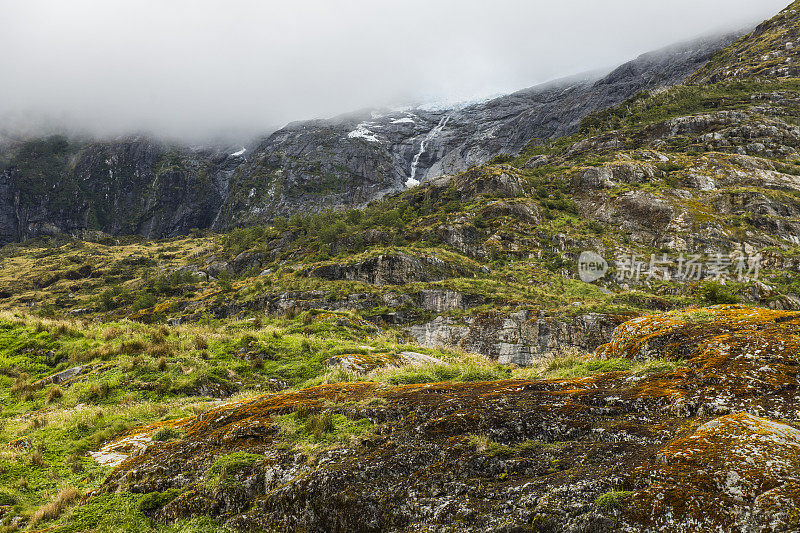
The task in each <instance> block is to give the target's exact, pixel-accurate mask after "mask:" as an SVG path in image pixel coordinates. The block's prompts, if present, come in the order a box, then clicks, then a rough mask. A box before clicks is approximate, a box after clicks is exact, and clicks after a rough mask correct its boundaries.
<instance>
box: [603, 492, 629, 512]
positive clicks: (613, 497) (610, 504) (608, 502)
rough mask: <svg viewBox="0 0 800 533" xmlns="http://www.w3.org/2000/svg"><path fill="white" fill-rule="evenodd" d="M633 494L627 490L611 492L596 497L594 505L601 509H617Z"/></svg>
mask: <svg viewBox="0 0 800 533" xmlns="http://www.w3.org/2000/svg"><path fill="white" fill-rule="evenodd" d="M631 494H633V492H631V491H627V490H613V491H610V492H606V493H604V494H601V495H600V496H598V497H597V499H596V500H595V501H594V503H595V505H597V506H598V507H600V508H601V509H619V507H620V505H621V504H622V502H623V501H624V500H625V499H626V498H629V497H630V496H631Z"/></svg>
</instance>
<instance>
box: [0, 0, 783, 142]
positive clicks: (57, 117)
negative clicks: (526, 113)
mask: <svg viewBox="0 0 800 533" xmlns="http://www.w3.org/2000/svg"><path fill="white" fill-rule="evenodd" d="M787 3H788V0H759V1H758V2H753V1H752V0H672V1H670V2H664V1H663V0H641V1H637V2H634V1H631V0H606V1H604V2H597V1H595V0H562V1H560V2H552V1H550V0H530V1H522V0H513V1H512V0H496V1H495V2H485V1H477V0H408V1H406V2H402V3H397V2H392V3H390V2H376V1H374V0H371V1H370V0H293V1H292V2H277V1H273V0H268V1H255V0H226V1H211V0H192V1H181V0H176V1H164V0H159V1H155V0H138V1H116V0H70V1H69V2H64V1H60V0H24V1H23V0H9V1H4V2H2V3H0V20H2V21H3V27H2V28H0V50H3V52H2V54H0V72H2V73H3V82H2V83H0V117H2V118H3V127H4V128H5V129H9V128H29V127H31V126H35V127H44V126H43V125H45V126H51V125H53V124H58V125H66V126H69V127H71V128H75V129H82V130H85V131H88V132H90V133H92V134H95V135H117V134H126V133H131V132H139V131H148V132H152V133H154V134H157V135H162V136H170V137H176V138H180V139H182V140H186V141H189V142H192V141H198V142H200V141H206V140H209V139H213V138H215V137H221V136H227V137H231V138H245V137H249V136H255V135H259V134H263V133H266V132H269V131H270V130H273V129H275V128H277V127H280V126H282V125H283V124H285V123H287V122H289V121H293V120H300V119H307V118H315V117H327V116H331V115H335V114H338V113H343V112H347V111H350V110H354V109H359V108H364V107H370V106H381V105H394V104H403V103H409V102H419V101H425V100H436V99H444V100H450V101H452V100H458V99H469V98H472V97H477V96H484V95H489V94H494V93H500V92H508V91H513V90H517V89H521V88H524V87H528V86H531V85H534V84H536V83H539V82H544V81H547V80H549V79H553V78H556V77H560V76H565V75H569V74H573V73H578V72H582V71H586V70H595V69H598V68H602V67H612V66H614V65H617V64H619V63H622V62H624V61H626V60H628V59H631V58H633V57H635V56H637V55H638V54H640V53H643V52H646V51H649V50H652V49H655V48H659V47H662V46H665V45H668V44H671V43H673V42H678V41H682V40H686V39H689V38H693V37H697V36H700V35H704V34H711V33H716V32H720V31H722V30H728V29H733V28H739V27H744V26H747V25H751V24H754V23H756V22H758V21H760V20H762V19H765V18H768V17H770V16H772V15H774V14H775V13H777V12H778V11H779V10H780V9H781V8H783V7H785V4H787ZM0 129H2V128H0Z"/></svg>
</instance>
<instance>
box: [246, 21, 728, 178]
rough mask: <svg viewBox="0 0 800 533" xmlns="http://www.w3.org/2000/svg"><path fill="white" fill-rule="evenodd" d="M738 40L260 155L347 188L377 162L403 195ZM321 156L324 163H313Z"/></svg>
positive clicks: (661, 81) (369, 118)
mask: <svg viewBox="0 0 800 533" xmlns="http://www.w3.org/2000/svg"><path fill="white" fill-rule="evenodd" d="M735 38H736V37H735V36H733V35H726V36H722V37H717V38H709V39H702V40H697V41H693V42H689V43H683V44H680V45H676V46H672V47H669V48H665V49H663V50H659V51H656V52H652V53H649V54H644V55H642V56H641V57H639V58H637V59H636V60H634V61H631V62H629V63H626V64H625V65H623V66H621V67H619V68H618V69H616V70H614V71H613V72H611V73H610V74H608V75H606V76H603V77H599V78H598V77H597V76H596V75H587V76H581V77H574V78H569V79H564V80H560V81H556V82H551V83H548V84H544V85H541V86H537V87H533V88H530V89H526V90H523V91H520V92H517V93H514V94H511V95H508V96H502V97H499V98H496V99H493V100H489V101H487V102H484V103H479V104H474V105H469V106H466V107H462V108H457V109H450V110H441V111H440V110H437V111H427V110H424V109H414V110H410V111H399V112H386V113H385V114H382V113H379V112H372V113H369V114H364V115H360V116H359V115H350V116H342V117H339V118H337V119H333V120H329V121H312V122H301V123H298V124H293V125H291V126H290V127H288V128H285V129H284V130H281V131H279V132H277V133H275V134H274V135H272V136H271V137H270V138H268V139H266V140H265V141H264V142H263V143H262V144H261V146H260V147H259V148H258V152H260V153H262V152H263V153H265V154H270V155H271V156H274V157H276V158H280V157H281V155H282V154H295V156H297V155H299V156H300V159H301V160H303V161H308V160H309V159H308V156H309V155H311V158H310V160H311V161H318V164H320V165H324V163H323V161H324V158H330V157H333V158H334V160H335V161H337V162H339V163H341V162H344V163H345V164H346V165H351V166H346V173H345V174H344V180H345V181H347V180H348V175H350V174H353V173H354V172H355V173H356V174H359V175H360V176H362V177H365V178H371V179H372V180H373V181H374V180H375V179H376V178H377V176H378V174H376V172H375V170H376V168H371V167H370V166H369V165H363V164H362V165H361V166H360V167H358V168H356V169H354V168H353V167H352V163H353V162H358V161H368V162H372V164H373V167H375V166H376V165H375V162H377V161H380V160H383V161H386V162H387V163H390V165H391V167H390V168H391V169H392V170H393V172H388V171H383V173H382V174H380V177H381V178H382V180H383V186H384V187H385V188H384V189H383V190H384V192H391V191H393V190H399V189H402V188H403V186H404V183H405V182H406V181H407V180H409V179H412V180H416V181H423V180H425V179H428V178H432V177H436V176H440V175H443V174H452V173H457V172H462V171H464V170H466V169H467V168H469V167H470V166H473V165H476V164H480V163H483V162H485V161H486V160H487V159H489V158H491V157H492V156H494V155H497V154H500V153H510V154H515V153H517V152H519V151H520V150H521V149H522V147H523V146H525V145H526V144H528V143H529V142H530V141H531V140H532V139H546V138H551V137H558V136H562V135H566V134H570V133H573V132H574V131H576V129H577V127H578V125H579V123H580V121H581V119H583V118H584V117H585V116H586V115H588V114H589V113H591V112H593V111H597V110H599V109H604V108H606V107H610V106H613V105H616V104H619V103H621V102H623V101H624V100H626V99H627V98H630V97H631V96H633V95H634V94H636V93H637V92H639V91H642V90H645V89H656V88H659V87H666V86H670V85H675V84H677V83H680V82H682V81H683V80H684V79H685V78H686V77H687V76H689V75H690V74H692V73H693V72H695V71H696V70H697V69H698V68H699V67H701V66H702V65H703V64H704V63H705V62H706V61H707V60H708V58H709V57H710V56H711V54H713V53H714V52H716V51H718V50H719V49H721V48H724V47H726V46H728V45H729V44H730V43H731V42H733V41H734V39H735ZM348 139H349V140H350V142H347V140H348ZM326 148H327V150H326ZM298 151H299V152H298ZM318 155H322V156H323V157H322V158H321V159H318ZM285 172H292V170H290V169H286V170H285ZM334 173H336V172H334ZM339 174H341V172H339ZM387 185H388V187H387Z"/></svg>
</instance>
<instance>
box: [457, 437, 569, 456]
mask: <svg viewBox="0 0 800 533" xmlns="http://www.w3.org/2000/svg"><path fill="white" fill-rule="evenodd" d="M468 440H469V442H470V444H472V445H473V446H475V449H476V450H478V451H479V452H481V453H485V454H487V455H489V456H491V457H513V456H516V455H520V454H525V453H526V452H535V451H538V450H541V449H544V448H550V447H553V446H556V444H551V443H546V442H541V441H538V440H524V441H521V442H517V443H514V444H501V443H499V442H495V441H493V440H492V439H490V438H489V437H487V436H486V435H470V436H469V437H468Z"/></svg>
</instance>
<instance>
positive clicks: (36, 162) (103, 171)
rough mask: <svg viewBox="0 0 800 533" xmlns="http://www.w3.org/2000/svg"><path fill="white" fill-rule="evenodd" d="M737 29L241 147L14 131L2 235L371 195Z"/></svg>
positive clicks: (215, 217)
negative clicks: (446, 105)
mask: <svg viewBox="0 0 800 533" xmlns="http://www.w3.org/2000/svg"><path fill="white" fill-rule="evenodd" d="M733 39H734V37H733V36H723V37H717V38H713V39H701V40H697V41H693V42H690V43H684V44H681V45H676V46H672V47H669V48H666V49H663V50H660V51H657V52H652V53H649V54H645V55H643V56H641V57H639V58H638V59H636V60H634V61H631V62H629V63H627V64H625V65H623V66H621V67H619V68H617V69H616V70H614V71H613V72H611V73H610V74H608V75H606V76H603V77H601V78H599V79H594V78H591V77H590V78H586V77H576V78H571V79H568V80H561V81H557V82H553V83H549V84H545V85H542V86H538V87H534V88H531V89H527V90H524V91H520V92H518V93H514V94H511V95H508V96H503V97H500V98H496V99H493V100H490V101H488V102H484V103H480V104H475V105H470V106H466V107H463V108H457V109H448V110H435V111H430V110H423V109H413V110H407V111H388V112H383V113H377V112H374V111H372V112H370V111H368V112H364V113H356V114H351V115H345V116H341V117H338V118H335V119H332V120H317V121H307V122H298V123H293V124H290V125H289V126H287V127H286V128H284V129H282V130H280V131H277V132H275V133H274V134H272V135H270V136H269V137H268V138H266V139H264V140H263V141H261V142H260V143H258V144H257V145H256V147H255V148H254V149H252V150H251V151H249V152H247V151H246V152H244V153H241V151H240V150H236V151H233V150H232V149H231V150H227V151H223V150H221V149H219V148H208V149H190V148H188V147H183V146H174V145H165V144H163V143H159V142H157V141H154V140H152V139H147V138H131V139H123V140H115V141H102V142H86V141H81V140H74V139H65V138H60V137H54V138H49V139H32V140H28V141H23V142H20V141H17V142H5V143H3V144H2V145H0V168H3V169H4V170H3V172H2V173H0V221H2V222H3V224H2V225H0V243H7V242H14V241H21V240H25V239H29V238H31V237H35V236H38V235H53V234H57V233H67V234H72V235H80V234H82V233H83V232H85V231H90V230H94V231H101V232H104V233H107V234H110V235H130V234H135V235H142V236H145V237H149V238H161V237H174V236H177V235H185V234H187V233H189V231H190V230H192V229H213V230H217V231H225V230H229V229H232V228H235V227H242V226H247V225H253V224H262V223H266V222H269V221H271V220H273V219H274V218H275V217H277V216H283V217H288V216H291V215H292V214H294V213H308V212H315V211H319V210H321V209H325V208H339V207H343V206H351V207H352V206H358V205H363V204H365V203H367V202H369V201H371V200H374V199H377V198H380V197H382V196H384V195H385V194H388V193H393V192H398V191H401V190H403V189H405V188H406V187H407V183H416V182H422V181H425V180H426V179H429V178H431V177H436V176H439V175H442V174H449V173H457V172H460V171H463V170H466V169H467V168H469V167H471V166H473V165H477V164H481V163H483V162H485V161H486V160H488V159H490V158H492V157H494V156H497V155H500V154H516V153H518V152H519V151H520V150H521V149H522V148H523V147H524V146H525V145H527V144H528V143H529V142H531V141H532V140H534V139H547V138H552V137H555V136H560V135H565V134H569V133H573V132H574V131H575V130H576V128H577V126H578V124H579V122H580V120H581V119H582V118H583V117H585V116H586V115H587V114H589V113H591V112H593V111H596V110H599V109H603V108H606V107H609V106H612V105H615V104H618V103H620V102H622V101H623V100H625V99H627V98H629V97H631V96H633V95H634V94H636V93H638V92H640V91H643V90H652V89H658V88H662V87H666V86H670V85H674V84H675V83H679V82H681V81H682V80H683V79H685V78H686V77H687V76H688V75H689V74H691V73H692V72H694V71H695V70H697V68H699V67H700V66H701V65H703V64H704V63H705V62H706V61H707V59H708V58H709V57H710V55H711V54H712V53H713V52H715V51H717V50H719V49H720V48H722V47H724V46H727V45H728V44H730V43H731V42H732V41H733Z"/></svg>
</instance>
